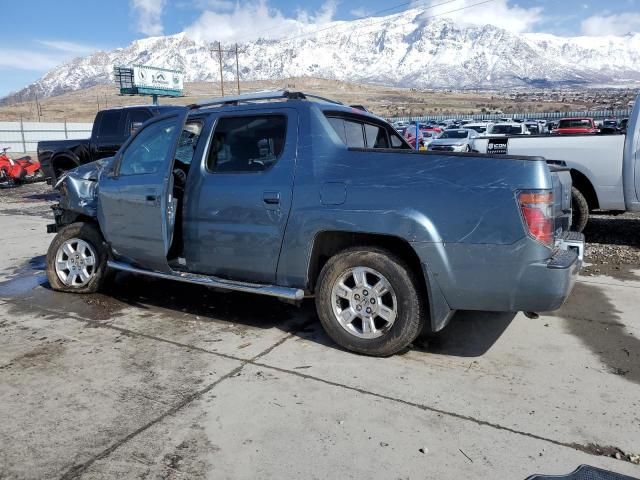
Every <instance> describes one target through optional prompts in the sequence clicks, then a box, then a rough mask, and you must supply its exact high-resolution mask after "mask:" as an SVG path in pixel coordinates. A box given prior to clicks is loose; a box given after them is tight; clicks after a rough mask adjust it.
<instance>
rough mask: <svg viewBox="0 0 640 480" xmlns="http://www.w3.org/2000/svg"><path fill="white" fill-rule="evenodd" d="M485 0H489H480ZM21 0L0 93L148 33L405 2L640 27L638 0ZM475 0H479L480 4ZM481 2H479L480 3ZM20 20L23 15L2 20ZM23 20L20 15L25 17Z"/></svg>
mask: <svg viewBox="0 0 640 480" xmlns="http://www.w3.org/2000/svg"><path fill="white" fill-rule="evenodd" d="M484 2H487V3H484ZM484 2H483V0H413V1H404V2H403V1H402V0H252V1H240V0H57V1H51V0H29V2H20V1H5V2H3V3H4V5H3V7H2V18H3V19H5V22H3V28H2V29H3V35H2V42H1V43H0V68H2V71H3V75H1V76H0V97H2V96H4V95H6V94H8V93H10V92H11V91H15V90H18V89H20V88H22V87H24V86H26V85H27V84H29V83H31V82H33V81H35V80H37V79H38V78H40V77H41V76H42V75H43V74H44V73H46V72H47V71H48V70H49V69H51V68H53V67H55V66H56V65H59V64H60V63H62V62H64V61H68V60H70V59H72V58H74V57H78V56H85V55H88V54H90V53H92V52H95V51H98V50H111V49H114V48H118V47H125V46H127V45H128V44H129V43H131V42H132V41H133V40H136V39H140V38H145V37H148V36H157V35H169V34H173V33H178V32H182V31H186V32H187V33H188V34H189V35H190V36H191V37H193V38H196V39H202V40H208V41H216V40H221V41H223V42H235V41H237V42H243V41H248V40H253V39H255V38H256V37H258V36H260V37H265V38H278V37H280V38H282V37H287V36H290V35H295V33H296V32H300V31H301V30H300V29H301V28H306V29H314V28H321V27H322V25H324V24H326V23H327V22H330V21H333V20H354V19H359V18H363V17H367V16H370V15H389V14H393V13H397V12H400V11H402V10H405V9H407V8H411V7H421V8H427V9H428V12H429V15H439V16H448V17H453V18H456V19H458V20H459V21H461V22H471V23H480V24H485V23H491V24H495V25H497V26H499V27H502V28H506V29H508V30H511V31H514V32H545V33H553V34H556V35H561V36H575V35H589V36H593V35H624V34H626V33H629V32H640V0H609V1H603V0H484ZM480 3H483V4H480ZM478 4H480V5H478ZM9 19H23V20H25V21H8V20H9ZM27 19H28V20H27Z"/></svg>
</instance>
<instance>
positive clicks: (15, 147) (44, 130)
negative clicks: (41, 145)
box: [0, 122, 93, 153]
mask: <svg viewBox="0 0 640 480" xmlns="http://www.w3.org/2000/svg"><path fill="white" fill-rule="evenodd" d="M92 127H93V124H92V123H71V122H67V123H64V122H56V123H52V122H24V123H22V125H21V124H20V122H0V148H3V147H11V150H10V151H11V152H15V153H21V152H35V151H36V148H37V145H38V142H39V141H41V140H64V139H75V138H89V137H90V136H91V128H92Z"/></svg>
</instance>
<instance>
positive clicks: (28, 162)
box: [0, 147, 44, 187]
mask: <svg viewBox="0 0 640 480" xmlns="http://www.w3.org/2000/svg"><path fill="white" fill-rule="evenodd" d="M7 150H9V147H5V148H3V149H2V153H1V154H0V187H10V186H14V185H18V184H21V183H33V182H39V181H42V180H44V173H43V172H42V170H41V169H40V162H39V161H37V160H33V159H32V158H31V157H29V156H26V157H21V158H18V159H15V160H14V159H12V158H9V155H7Z"/></svg>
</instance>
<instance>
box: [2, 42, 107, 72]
mask: <svg viewBox="0 0 640 480" xmlns="http://www.w3.org/2000/svg"><path fill="white" fill-rule="evenodd" d="M35 42H36V43H37V44H39V45H41V47H44V48H2V49H0V67H9V68H15V69H18V70H29V71H35V72H38V71H44V70H49V69H51V68H53V67H56V66H58V65H60V64H61V63H64V62H66V61H68V60H71V59H72V58H74V57H79V56H83V55H88V54H90V53H93V52H95V51H97V50H100V49H99V48H98V47H96V46H94V45H84V44H80V43H76V42H69V41H66V40H36V41H35Z"/></svg>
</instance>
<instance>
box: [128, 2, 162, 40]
mask: <svg viewBox="0 0 640 480" xmlns="http://www.w3.org/2000/svg"><path fill="white" fill-rule="evenodd" d="M165 5H166V0H131V9H132V10H133V11H134V13H135V15H137V17H138V18H137V22H138V31H139V32H140V33H144V34H145V35H150V36H154V35H162V32H163V30H164V28H163V26H162V12H163V11H164V7H165Z"/></svg>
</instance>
